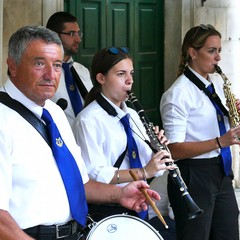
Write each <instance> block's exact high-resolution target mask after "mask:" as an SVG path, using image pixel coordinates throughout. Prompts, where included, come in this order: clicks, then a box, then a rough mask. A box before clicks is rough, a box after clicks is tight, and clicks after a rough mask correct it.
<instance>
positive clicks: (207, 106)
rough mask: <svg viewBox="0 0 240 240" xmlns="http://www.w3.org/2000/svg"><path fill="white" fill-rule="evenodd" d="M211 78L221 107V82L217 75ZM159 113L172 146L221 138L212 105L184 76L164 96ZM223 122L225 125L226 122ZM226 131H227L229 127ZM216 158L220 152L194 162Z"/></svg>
mask: <svg viewBox="0 0 240 240" xmlns="http://www.w3.org/2000/svg"><path fill="white" fill-rule="evenodd" d="M193 72H194V71H193ZM194 74H195V75H197V77H198V78H199V79H200V80H201V81H202V82H203V83H204V84H205V85H206V86H208V85H209V84H210V83H209V81H207V80H206V79H204V78H203V77H201V76H200V75H199V74H197V73H196V72H194ZM210 78H211V82H213V84H214V86H215V90H216V92H217V93H218V95H219V97H220V99H221V101H222V103H223V104H225V101H226V100H225V98H224V93H223V88H222V85H223V81H222V78H221V77H220V76H219V74H212V75H210ZM160 112H161V117H162V121H163V127H164V130H165V134H166V137H167V138H168V139H169V140H170V141H171V143H175V142H199V141H205V140H208V139H213V138H215V137H217V136H220V133H219V128H218V121H217V116H216V110H215V108H214V106H213V104H212V103H211V101H210V99H209V98H208V96H207V95H205V93H204V92H202V91H201V90H199V88H198V87H197V86H196V85H195V84H194V83H192V82H191V81H190V80H189V79H188V78H187V77H186V76H185V75H181V76H180V77H179V78H178V79H177V80H176V81H175V82H174V83H173V85H172V86H171V87H170V88H169V89H168V90H167V91H166V92H165V93H164V94H163V96H162V98H161V102H160ZM225 118H226V117H225ZM225 122H227V123H228V121H226V120H225ZM226 128H227V129H229V124H227V125H226ZM219 154H220V150H219V149H216V150H213V151H211V152H209V153H205V154H202V155H199V156H197V157H195V158H211V157H216V156H218V155H219Z"/></svg>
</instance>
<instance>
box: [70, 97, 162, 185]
mask: <svg viewBox="0 0 240 240" xmlns="http://www.w3.org/2000/svg"><path fill="white" fill-rule="evenodd" d="M109 103H110V102H109ZM110 104H111V103H110ZM111 105H112V106H113V107H114V108H115V109H116V111H117V113H118V116H119V118H121V117H123V116H125V115H126V113H127V112H128V113H130V115H131V118H132V119H134V122H135V123H136V124H137V125H138V127H139V128H140V131H141V132H142V133H143V134H144V136H145V137H146V138H147V139H148V136H147V135H146V130H145V128H144V126H143V125H142V123H141V120H140V119H139V116H138V114H137V113H136V111H134V110H133V109H130V108H128V107H127V106H126V104H125V103H123V109H122V110H121V109H120V108H118V107H116V106H115V105H113V104H111ZM119 118H118V117H114V116H111V115H109V114H108V113H107V112H106V111H105V110H104V109H103V108H102V107H101V106H100V105H99V104H98V103H97V102H96V101H93V102H92V103H91V104H89V105H88V106H87V107H86V108H84V109H83V110H82V111H81V112H80V114H79V115H78V116H77V118H76V120H75V123H74V125H73V132H74V134H75V137H76V140H77V143H78V144H79V145H80V147H81V149H82V157H83V159H84V161H85V164H86V166H87V169H88V173H89V177H90V178H91V179H95V180H96V181H98V182H104V183H109V182H110V181H111V180H112V178H113V176H114V174H115V171H116V169H117V168H115V167H113V165H114V164H115V162H116V161H117V159H118V157H119V156H120V155H121V154H122V153H123V151H124V150H125V149H126V144H127V137H126V133H125V130H124V127H123V125H122V123H121V122H120V119H119ZM130 125H131V128H132V129H133V130H134V132H136V133H137V135H139V136H142V134H141V133H140V132H139V130H138V128H137V127H136V126H135V124H134V123H133V121H132V120H130ZM137 135H136V134H135V133H133V137H134V139H135V141H136V144H137V147H138V150H139V153H140V160H141V163H142V165H143V166H145V165H146V163H147V162H148V161H149V160H150V159H151V158H152V150H151V149H150V148H149V146H148V145H147V144H146V143H145V142H144V141H143V140H142V139H140V138H139V136H137ZM129 168H130V165H129V159H128V156H127V155H126V156H125V158H124V160H123V162H122V165H121V167H120V169H129ZM163 172H164V171H159V172H158V174H157V175H162V174H163Z"/></svg>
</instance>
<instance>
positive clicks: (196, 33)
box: [177, 24, 221, 76]
mask: <svg viewBox="0 0 240 240" xmlns="http://www.w3.org/2000/svg"><path fill="white" fill-rule="evenodd" d="M210 36H219V37H220V38H221V33H220V32H218V31H217V30H216V29H215V28H214V27H213V26H212V25H209V24H208V25H204V24H200V25H199V26H196V27H193V28H191V29H190V30H188V32H187V33H186V35H185V37H184V40H183V44H182V51H181V55H180V63H179V68H178V75H177V76H180V75H181V74H182V73H183V72H184V70H185V68H186V66H187V64H188V63H189V62H190V61H191V60H192V59H191V57H190V56H189V54H188V49H189V48H190V47H192V48H194V49H196V50H199V49H200V48H202V47H203V46H204V44H205V42H206V40H207V38H208V37H210Z"/></svg>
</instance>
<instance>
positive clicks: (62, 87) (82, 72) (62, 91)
mask: <svg viewBox="0 0 240 240" xmlns="http://www.w3.org/2000/svg"><path fill="white" fill-rule="evenodd" d="M69 62H72V63H73V67H74V69H75V70H76V72H77V74H78V75H79V77H80V78H81V80H82V82H83V85H84V86H85V88H86V89H87V90H88V91H90V89H91V88H92V86H93V84H92V81H91V78H90V73H89V71H88V69H87V68H86V67H84V66H83V65H82V64H80V63H77V62H73V59H72V58H70V59H69V60H68V63H69ZM78 92H79V91H78ZM79 95H80V97H81V100H82V103H83V104H84V100H83V98H82V96H81V94H80V93H79ZM60 98H64V99H66V100H67V102H68V105H67V108H66V109H65V110H64V112H65V114H66V116H67V119H68V121H69V123H70V125H71V126H72V124H73V122H74V120H75V113H74V111H73V108H72V104H71V100H70V98H69V95H68V91H67V88H66V82H65V74H64V69H63V68H62V74H61V78H60V82H59V86H58V89H57V91H56V93H55V95H54V96H53V97H52V100H53V101H54V102H57V101H58V100H59V99H60Z"/></svg>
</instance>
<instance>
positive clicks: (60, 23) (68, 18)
mask: <svg viewBox="0 0 240 240" xmlns="http://www.w3.org/2000/svg"><path fill="white" fill-rule="evenodd" d="M66 22H77V18H76V17H75V16H73V15H72V14H70V13H67V12H56V13H54V14H53V15H52V16H51V17H50V18H49V19H48V22H47V25H46V27H47V28H49V29H51V30H52V31H55V32H62V31H63V30H64V23H66Z"/></svg>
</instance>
